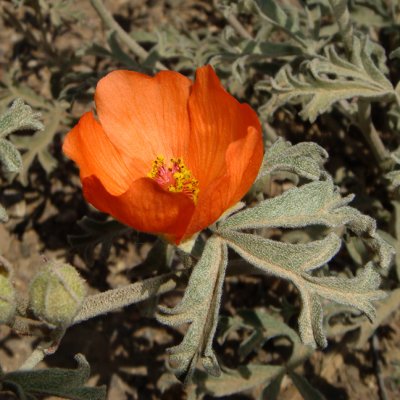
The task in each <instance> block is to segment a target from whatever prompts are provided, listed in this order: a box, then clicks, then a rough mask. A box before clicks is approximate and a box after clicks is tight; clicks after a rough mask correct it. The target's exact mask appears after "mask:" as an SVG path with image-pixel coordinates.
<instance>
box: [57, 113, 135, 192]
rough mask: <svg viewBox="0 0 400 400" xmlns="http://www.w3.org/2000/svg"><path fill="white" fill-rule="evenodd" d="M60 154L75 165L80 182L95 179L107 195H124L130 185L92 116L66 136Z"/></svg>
mask: <svg viewBox="0 0 400 400" xmlns="http://www.w3.org/2000/svg"><path fill="white" fill-rule="evenodd" d="M63 151H64V153H65V154H66V155H67V156H68V157H70V158H72V159H73V160H74V161H75V162H76V163H77V164H78V166H79V169H80V176H81V179H82V180H83V179H84V178H86V177H88V176H90V175H95V176H96V177H97V178H98V179H99V180H100V182H101V183H102V184H103V186H104V188H105V189H106V190H107V191H108V192H109V193H110V194H113V195H119V194H121V193H124V192H125V191H126V190H127V189H128V187H129V186H130V184H131V183H132V180H133V176H132V173H131V171H130V170H129V169H128V168H127V167H126V165H125V163H124V161H123V159H122V157H121V154H120V153H119V152H118V150H117V149H116V148H115V147H114V146H113V145H112V143H111V142H110V140H109V139H108V137H107V136H106V134H105V133H104V131H103V128H102V127H101V125H100V124H99V123H98V122H97V121H96V120H95V118H94V116H93V114H92V113H91V112H87V113H85V114H84V115H83V116H82V117H81V119H80V120H79V122H78V124H77V125H76V126H75V127H74V128H73V129H72V130H71V131H70V132H69V133H68V134H67V136H66V138H65V141H64V145H63Z"/></svg>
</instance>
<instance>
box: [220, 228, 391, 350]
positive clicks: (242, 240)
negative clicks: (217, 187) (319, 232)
mask: <svg viewBox="0 0 400 400" xmlns="http://www.w3.org/2000/svg"><path fill="white" fill-rule="evenodd" d="M218 234H220V235H221V236H222V237H223V239H224V240H225V241H226V243H227V244H228V245H229V246H230V247H231V248H232V249H233V250H235V251H236V252H237V253H238V254H239V255H240V256H241V257H242V258H244V259H245V260H246V261H248V262H249V263H251V264H252V265H254V266H256V267H258V268H260V269H261V270H262V271H264V272H265V273H267V274H270V275H274V276H278V277H281V278H284V279H287V280H289V281H291V282H292V283H293V284H294V285H295V286H296V287H297V289H298V290H299V292H300V295H301V299H302V311H301V313H300V316H299V330H300V335H301V338H302V340H303V342H304V343H305V344H309V345H311V346H316V344H318V345H320V346H322V347H324V346H326V344H327V341H326V336H325V332H324V329H323V311H322V306H321V302H320V297H323V298H325V299H328V300H332V301H335V302H337V303H339V304H344V305H349V306H352V307H355V308H357V309H358V310H360V311H362V312H363V313H365V314H366V315H367V316H368V318H370V319H372V318H374V315H375V309H374V307H373V305H372V301H375V300H378V299H381V298H383V297H384V296H385V293H384V292H382V291H379V290H377V288H378V286H379V284H380V275H379V274H378V273H377V272H376V271H375V270H374V268H373V267H372V264H368V265H367V266H366V267H365V268H364V269H363V270H362V271H361V273H360V274H359V275H358V276H356V277H354V278H351V279H349V278H341V277H316V276H312V275H310V274H309V273H308V272H310V271H312V270H314V269H316V268H318V267H320V266H322V265H323V264H325V263H327V262H328V261H329V260H330V259H331V258H332V257H333V256H334V255H335V254H336V253H337V252H338V250H339V248H340V244H341V241H340V239H339V238H338V237H337V236H336V235H335V234H334V233H331V234H330V235H328V236H327V237H326V238H325V239H323V240H318V241H314V242H310V243H306V244H288V243H280V242H274V241H273V240H269V239H264V238H262V237H259V236H255V235H251V234H247V233H240V232H235V231H229V230H226V231H221V230H219V231H218Z"/></svg>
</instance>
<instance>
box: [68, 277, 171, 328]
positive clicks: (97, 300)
mask: <svg viewBox="0 0 400 400" xmlns="http://www.w3.org/2000/svg"><path fill="white" fill-rule="evenodd" d="M177 277H178V275H176V274H165V275H161V276H158V277H155V278H150V279H146V280H145V281H143V282H137V283H133V284H131V285H128V286H124V287H121V288H117V289H111V290H107V291H106V292H103V293H99V294H95V295H93V296H89V297H88V298H86V300H85V301H84V302H83V305H82V308H81V310H80V312H79V313H78V315H77V316H76V317H75V318H74V320H73V322H72V325H75V324H78V323H80V322H82V321H86V320H88V319H90V318H93V317H97V316H98V315H102V314H106V313H108V312H110V311H115V310H118V309H120V308H122V307H125V306H128V305H130V304H134V303H138V302H140V301H143V300H146V299H148V298H150V297H154V296H157V295H160V294H163V293H166V292H169V291H171V290H173V289H175V288H176V286H177Z"/></svg>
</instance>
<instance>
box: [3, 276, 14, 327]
mask: <svg viewBox="0 0 400 400" xmlns="http://www.w3.org/2000/svg"><path fill="white" fill-rule="evenodd" d="M16 303H17V302H16V299H15V289H14V286H13V285H12V283H11V281H10V278H9V276H8V274H7V275H4V274H3V273H2V271H1V269H0V324H7V323H8V322H10V321H11V319H12V318H13V317H14V314H15V308H16Z"/></svg>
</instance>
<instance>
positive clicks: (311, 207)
mask: <svg viewBox="0 0 400 400" xmlns="http://www.w3.org/2000/svg"><path fill="white" fill-rule="evenodd" d="M307 150H309V151H307ZM270 153H271V158H272V162H270V164H269V167H268V160H269V157H268V155H269V154H270ZM279 154H284V155H286V158H285V157H283V158H284V161H283V162H281V163H280V164H279V162H278V159H279V157H278V155H279ZM274 156H275V157H276V163H275V161H273V159H274V158H273V157H274ZM326 156H327V155H326V153H324V152H322V151H321V150H320V148H319V147H318V146H316V145H313V144H308V143H299V144H297V145H295V146H292V145H291V144H290V143H289V142H284V141H278V142H277V143H276V144H275V145H273V146H272V147H271V148H270V149H269V150H267V152H266V158H265V160H266V163H265V164H264V170H263V171H264V172H263V173H264V174H265V175H267V176H269V178H270V179H272V176H273V174H276V173H279V172H282V171H288V170H289V171H291V172H297V174H298V176H299V179H300V176H302V177H303V178H304V176H307V177H308V178H309V179H310V180H312V181H311V182H309V183H303V185H300V186H298V187H294V188H292V189H289V190H288V191H286V192H284V193H283V194H281V195H280V196H277V197H275V198H272V199H267V200H264V201H261V202H260V203H258V204H257V205H255V206H254V207H252V208H247V209H244V210H242V209H241V207H238V208H237V209H233V210H231V213H230V214H229V213H228V214H227V215H224V216H223V218H221V219H220V221H219V222H217V223H216V224H215V225H214V226H212V227H211V229H212V230H213V232H214V233H213V235H212V237H211V238H209V239H208V241H207V243H206V245H205V249H204V251H203V254H202V256H201V258H200V260H199V261H198V263H197V264H196V265H195V266H194V268H193V271H192V274H191V276H190V279H189V283H188V286H187V288H186V291H185V294H184V296H183V299H182V301H181V303H179V305H177V306H176V307H175V308H173V309H172V310H170V309H167V308H165V307H162V308H161V309H160V315H159V320H160V321H161V322H163V323H166V324H169V325H181V324H184V323H189V324H190V326H189V329H188V331H187V333H186V335H185V337H184V339H183V341H182V343H181V344H180V345H178V346H176V347H173V348H172V349H170V353H171V364H172V366H173V368H174V370H175V373H176V374H177V375H178V376H181V375H183V374H189V376H190V374H191V373H192V372H193V370H194V368H195V367H196V365H197V360H198V359H201V360H202V362H203V365H204V367H205V369H206V371H207V372H209V373H211V374H212V375H216V373H217V372H219V367H218V363H217V361H216V359H215V356H214V353H213V350H212V340H213V336H214V333H215V326H216V318H217V315H218V310H219V304H220V296H221V286H222V282H223V278H224V271H225V263H226V246H229V247H230V248H232V249H233V250H234V251H235V252H236V253H238V254H239V255H240V256H241V257H242V258H243V259H244V260H246V261H247V262H248V263H250V264H252V265H253V266H255V267H256V268H258V269H260V270H261V271H262V272H263V273H265V274H267V275H273V276H275V277H279V278H283V279H285V280H288V281H290V282H291V283H292V284H293V285H294V286H295V287H296V288H297V290H298V292H299V294H300V298H301V304H302V308H301V312H300V315H299V319H298V322H299V331H300V336H301V339H302V341H303V343H305V344H307V345H310V346H312V347H315V346H316V345H319V346H326V344H327V340H326V332H325V328H324V325H323V317H324V313H323V304H325V303H326V302H327V301H334V302H336V303H338V304H342V305H344V306H348V307H350V308H351V309H356V310H359V311H360V312H362V313H364V314H365V315H366V316H367V317H368V318H369V319H371V320H373V318H374V317H375V307H374V304H373V302H374V301H376V300H380V299H382V298H383V297H385V293H384V292H383V291H381V290H379V289H378V287H379V285H380V282H381V278H380V275H379V273H378V270H379V269H381V270H385V269H387V268H388V266H389V264H390V262H391V259H392V256H393V248H392V247H391V246H390V245H389V244H388V243H387V242H386V241H384V240H383V239H382V237H381V236H380V235H379V234H378V233H377V230H376V223H375V221H374V220H373V219H372V218H370V217H368V216H366V215H363V214H361V213H360V212H359V211H358V210H356V209H355V208H353V207H351V206H349V203H350V201H351V200H352V199H353V197H354V196H352V195H348V196H346V197H342V196H341V195H340V193H339V190H338V189H337V188H336V187H335V186H334V184H333V181H332V178H331V177H330V176H329V175H328V174H327V173H326V172H325V171H323V168H322V163H323V160H324V159H325V158H326ZM293 160H296V162H295V163H293ZM310 160H311V161H312V163H313V168H312V170H313V173H310V172H307V174H306V175H305V174H304V171H305V170H307V168H304V166H303V164H306V165H310ZM308 171H310V169H309V168H308ZM298 182H300V180H298ZM317 225H318V226H322V227H324V229H325V230H321V231H320V234H319V237H317V238H315V237H309V238H308V241H306V242H300V243H286V242H282V241H277V240H272V239H267V238H265V237H263V236H261V235H259V234H257V232H258V231H257V230H258V229H261V228H262V229H270V228H286V229H287V228H297V229H299V228H307V227H310V226H317ZM249 229H251V230H252V232H251V233H249ZM241 230H246V233H244V232H241ZM346 231H347V232H348V234H349V235H355V236H357V237H359V238H360V240H362V241H363V243H364V245H365V246H366V247H367V248H368V249H369V251H370V258H369V261H368V263H366V265H365V266H363V268H362V269H361V270H360V271H359V272H358V273H357V274H356V275H355V276H351V275H347V274H344V273H343V274H336V275H334V274H331V275H329V274H327V273H326V268H324V272H323V271H322V269H321V267H324V266H326V265H327V264H328V263H329V262H330V261H331V259H332V258H333V257H334V256H335V255H336V254H337V252H338V251H339V249H340V248H341V245H342V242H343V234H344V232H346ZM228 268H229V266H228ZM348 309H349V308H347V309H346V310H348ZM259 339H260V337H259V336H257V335H255V336H253V337H250V338H249V339H248V340H247V341H246V342H244V343H242V346H241V348H240V351H239V352H242V353H243V354H248V352H249V351H251V350H250V349H252V348H253V347H252V346H253V344H254V343H255V342H257V341H258V340H259ZM252 368H253V369H254V371H252ZM260 368H261V369H263V368H264V369H265V368H267V369H268V371H266V370H263V373H264V374H266V375H264V378H261V377H260V378H257V376H258V375H257V374H258V372H257V371H258V369H260ZM275 369H276V367H274V366H262V367H261V366H257V367H255V366H251V368H250V367H249V371H250V374H252V375H254V380H255V381H254V382H255V383H254V382H252V383H251V382H248V383H247V384H244V383H243V382H242V384H243V387H244V388H247V387H249V385H250V387H252V386H254V385H255V384H261V383H262V382H264V383H270V378H267V377H269V376H270V375H271V374H272V375H273V376H274V377H275V378H276V372H277V370H275ZM224 371H225V370H224ZM226 374H228V375H226ZM238 374H239V375H240V372H238V371H231V372H226V371H225V372H223V373H222V378H223V379H224V380H226V381H230V380H237V379H239V378H238ZM275 378H274V379H275ZM210 379H211V378H210ZM271 379H272V378H271ZM239 380H240V379H239ZM210 382H212V380H211V381H209V380H207V384H211V383H210ZM224 386H225V385H224ZM229 390H230V389H228V391H229ZM232 390H234V389H233V387H232ZM243 390H244V389H243ZM206 392H207V390H206ZM215 393H220V391H217V392H215ZM215 393H214V392H213V394H214V395H215ZM221 393H224V395H226V391H222V392H221ZM229 393H234V392H229Z"/></svg>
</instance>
